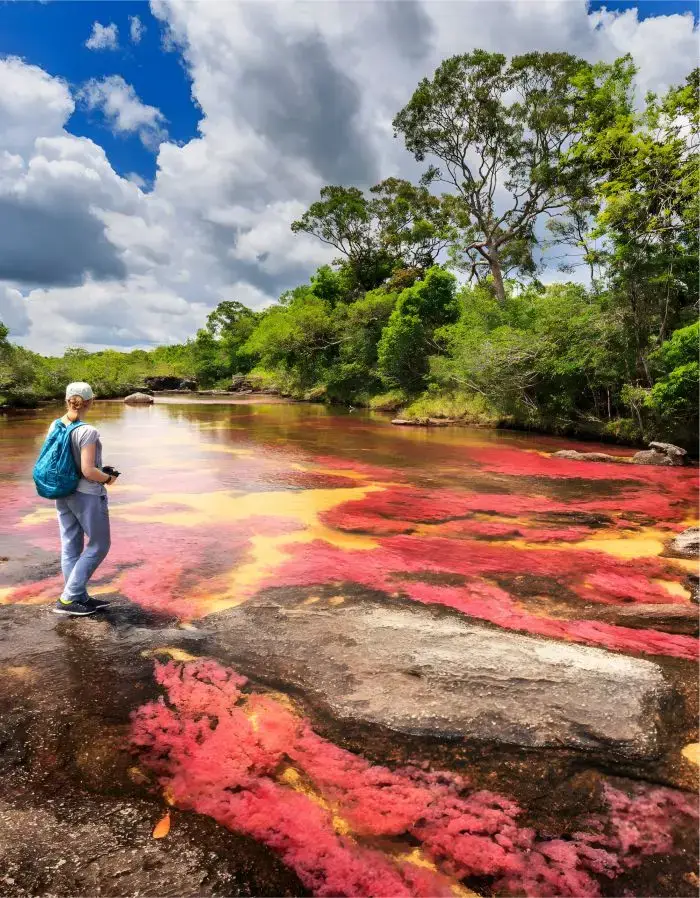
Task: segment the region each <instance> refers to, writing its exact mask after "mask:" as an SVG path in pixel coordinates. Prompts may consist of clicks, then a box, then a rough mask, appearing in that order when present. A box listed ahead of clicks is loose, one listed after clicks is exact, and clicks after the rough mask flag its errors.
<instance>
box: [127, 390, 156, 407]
mask: <svg viewBox="0 0 700 898" xmlns="http://www.w3.org/2000/svg"><path fill="white" fill-rule="evenodd" d="M124 402H126V404H127V405H150V404H151V403H152V402H153V396H149V395H148V393H132V394H131V395H130V396H127V397H126V398H125V399H124Z"/></svg>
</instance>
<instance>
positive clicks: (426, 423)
mask: <svg viewBox="0 0 700 898" xmlns="http://www.w3.org/2000/svg"><path fill="white" fill-rule="evenodd" d="M391 423H392V424H397V425H399V426H400V427H447V426H448V424H454V423H455V422H454V419H452V418H394V419H393V421H392V422H391Z"/></svg>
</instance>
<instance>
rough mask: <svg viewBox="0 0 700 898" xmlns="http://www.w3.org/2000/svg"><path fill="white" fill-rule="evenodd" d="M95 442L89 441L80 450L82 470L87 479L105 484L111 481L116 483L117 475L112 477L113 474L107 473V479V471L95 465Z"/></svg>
mask: <svg viewBox="0 0 700 898" xmlns="http://www.w3.org/2000/svg"><path fill="white" fill-rule="evenodd" d="M95 448H96V447H95V444H94V443H88V445H87V446H83V447H82V449H81V450H80V470H81V473H82V475H83V477H85V479H86V480H91V481H93V483H101V484H103V485H104V486H108V485H109V484H111V483H114V481H115V480H116V477H112V475H111V474H110V475H107V480H105V479H104V478H105V475H106V471H100V469H99V468H96V467H95Z"/></svg>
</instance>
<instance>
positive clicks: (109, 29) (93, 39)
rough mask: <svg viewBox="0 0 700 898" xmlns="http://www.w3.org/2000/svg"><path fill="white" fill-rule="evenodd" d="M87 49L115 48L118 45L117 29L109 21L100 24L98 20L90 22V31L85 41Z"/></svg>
mask: <svg viewBox="0 0 700 898" xmlns="http://www.w3.org/2000/svg"><path fill="white" fill-rule="evenodd" d="M85 46H86V47H87V48H88V50H116V49H118V47H119V29H118V28H117V26H116V25H115V24H114V22H110V24H109V25H102V24H100V22H93V23H92V33H91V34H90V37H89V38H88V39H87V40H86V41H85Z"/></svg>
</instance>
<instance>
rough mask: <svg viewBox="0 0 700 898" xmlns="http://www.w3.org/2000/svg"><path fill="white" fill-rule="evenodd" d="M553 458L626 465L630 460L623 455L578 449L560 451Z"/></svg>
mask: <svg viewBox="0 0 700 898" xmlns="http://www.w3.org/2000/svg"><path fill="white" fill-rule="evenodd" d="M552 457H553V458H569V459H571V460H572V461H602V462H616V463H618V464H619V463H622V464H626V463H627V462H628V461H629V459H627V458H625V457H624V456H622V455H608V454H607V453H606V452H578V451H577V450H576V449H560V450H559V452H555V453H553V456H552Z"/></svg>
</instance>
